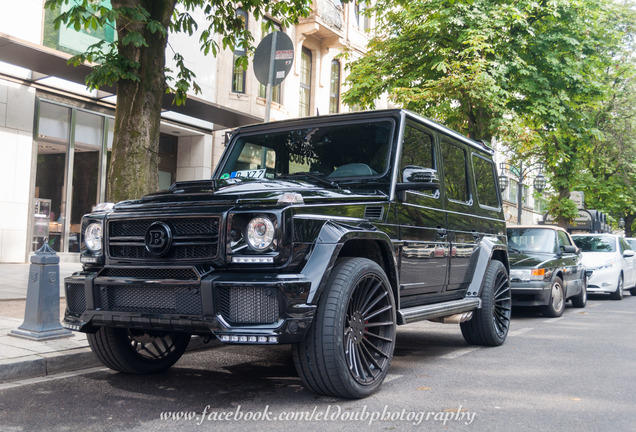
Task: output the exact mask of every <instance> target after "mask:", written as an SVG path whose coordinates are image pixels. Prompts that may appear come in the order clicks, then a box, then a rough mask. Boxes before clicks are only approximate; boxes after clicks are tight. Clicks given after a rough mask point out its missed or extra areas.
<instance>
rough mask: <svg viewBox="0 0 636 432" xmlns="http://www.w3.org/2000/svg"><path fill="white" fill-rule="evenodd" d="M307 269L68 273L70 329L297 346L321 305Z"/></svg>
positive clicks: (137, 269)
mask: <svg viewBox="0 0 636 432" xmlns="http://www.w3.org/2000/svg"><path fill="white" fill-rule="evenodd" d="M310 285H311V282H310V281H309V280H308V279H307V278H306V277H305V276H304V275H302V274H270V273H227V272H215V271H212V270H210V269H206V268H200V267H196V266H195V267H173V268H160V269H159V268H157V269H155V268H147V267H143V268H142V267H129V268H120V267H111V268H109V267H106V268H104V269H101V270H100V271H99V272H80V273H75V274H73V275H72V276H69V277H67V278H65V280H64V287H65V291H66V299H67V308H66V311H65V316H64V321H63V323H62V324H63V326H64V327H65V328H67V329H70V330H75V331H80V332H88V333H90V332H94V331H96V330H97V329H98V328H99V327H102V326H107V327H123V328H131V329H139V330H146V331H170V332H183V333H190V334H198V335H203V336H211V335H214V336H216V337H218V338H219V339H220V340H221V341H223V342H229V343H254V344H271V343H295V342H299V341H300V340H301V339H302V338H303V336H304V335H305V333H306V331H307V329H308V328H309V325H310V324H311V321H312V319H313V316H314V312H315V309H316V306H315V305H310V304H307V303H306V302H307V296H308V294H309V289H310Z"/></svg>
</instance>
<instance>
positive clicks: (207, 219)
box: [107, 216, 220, 260]
mask: <svg viewBox="0 0 636 432" xmlns="http://www.w3.org/2000/svg"><path fill="white" fill-rule="evenodd" d="M219 220H220V219H219V217H218V216H200V217H174V218H166V217H161V218H147V219H125V220H120V219H114V220H111V221H110V222H109V223H108V234H107V235H108V240H107V241H108V246H109V247H108V251H109V254H110V256H111V257H112V258H117V259H133V260H157V259H159V260H193V259H195V260H196V259H206V260H209V259H213V258H215V257H216V256H217V255H218V253H219V225H220V224H219ZM155 222H163V223H165V224H167V225H168V226H169V227H170V229H171V231H172V234H173V240H172V247H171V248H170V250H169V251H168V252H167V253H166V254H164V255H163V256H161V257H160V258H157V257H155V256H153V255H151V254H150V252H148V250H147V249H146V244H145V239H146V232H147V231H148V228H150V226H151V225H152V224H153V223H155Z"/></svg>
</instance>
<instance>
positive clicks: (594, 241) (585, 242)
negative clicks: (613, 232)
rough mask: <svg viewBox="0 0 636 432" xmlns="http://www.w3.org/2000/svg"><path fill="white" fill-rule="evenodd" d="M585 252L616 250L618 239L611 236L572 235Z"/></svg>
mask: <svg viewBox="0 0 636 432" xmlns="http://www.w3.org/2000/svg"><path fill="white" fill-rule="evenodd" d="M572 238H573V240H574V243H575V244H576V245H577V246H578V247H580V248H581V250H582V251H583V252H616V239H615V238H614V237H611V236H581V237H578V236H576V237H572Z"/></svg>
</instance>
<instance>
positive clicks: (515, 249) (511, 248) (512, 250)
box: [508, 246, 523, 254]
mask: <svg viewBox="0 0 636 432" xmlns="http://www.w3.org/2000/svg"><path fill="white" fill-rule="evenodd" d="M508 250H509V251H511V252H514V253H519V254H520V253H523V251H520V250H519V249H517V248H513V247H510V246H508Z"/></svg>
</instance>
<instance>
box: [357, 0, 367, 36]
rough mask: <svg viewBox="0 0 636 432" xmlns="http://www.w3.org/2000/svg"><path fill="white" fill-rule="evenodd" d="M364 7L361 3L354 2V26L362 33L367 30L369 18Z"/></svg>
mask: <svg viewBox="0 0 636 432" xmlns="http://www.w3.org/2000/svg"><path fill="white" fill-rule="evenodd" d="M366 8H367V7H366V5H365V4H364V3H361V2H355V4H354V10H355V17H356V21H355V22H356V25H357V26H358V28H359V29H360V30H362V31H364V30H368V29H369V16H368V15H367V14H366V12H365V10H366Z"/></svg>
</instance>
